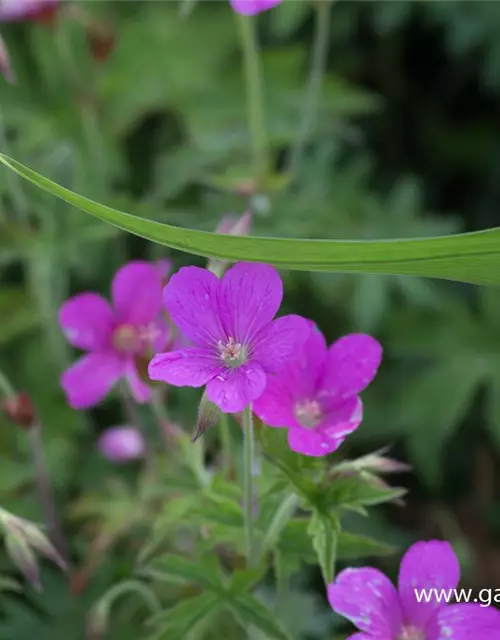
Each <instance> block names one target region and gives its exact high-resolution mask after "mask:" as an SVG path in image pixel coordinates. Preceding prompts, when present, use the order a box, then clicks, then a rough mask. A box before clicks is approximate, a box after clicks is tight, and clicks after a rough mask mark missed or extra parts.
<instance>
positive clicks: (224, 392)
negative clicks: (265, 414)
mask: <svg viewBox="0 0 500 640" xmlns="http://www.w3.org/2000/svg"><path fill="white" fill-rule="evenodd" d="M265 387H266V374H265V373H264V370H263V369H262V367H261V366H260V365H259V364H257V363H256V362H249V363H248V364H244V365H242V366H241V367H238V368H237V369H225V370H224V371H223V372H222V373H221V374H219V375H217V376H216V377H215V378H213V379H212V380H210V382H208V384H207V397H208V399H209V400H210V401H211V402H213V403H214V404H216V405H217V406H218V407H219V409H220V410H221V411H223V412H224V413H238V412H240V411H243V409H245V408H246V407H247V406H248V405H249V404H250V403H251V402H253V401H254V400H257V398H259V396H260V395H262V392H263V391H264V389H265Z"/></svg>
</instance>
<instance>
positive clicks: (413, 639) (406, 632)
mask: <svg viewBox="0 0 500 640" xmlns="http://www.w3.org/2000/svg"><path fill="white" fill-rule="evenodd" d="M396 640H425V631H422V630H421V629H417V628H416V627H403V629H402V630H401V633H400V635H399V636H398V637H397V639H396Z"/></svg>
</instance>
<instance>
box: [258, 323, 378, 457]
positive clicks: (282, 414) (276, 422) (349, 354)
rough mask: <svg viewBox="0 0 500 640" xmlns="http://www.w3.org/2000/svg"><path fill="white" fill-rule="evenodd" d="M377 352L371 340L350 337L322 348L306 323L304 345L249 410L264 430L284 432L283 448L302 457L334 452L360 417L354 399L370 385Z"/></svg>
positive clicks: (357, 400)
mask: <svg viewBox="0 0 500 640" xmlns="http://www.w3.org/2000/svg"><path fill="white" fill-rule="evenodd" d="M381 358H382V347H381V346H380V344H379V343H378V342H377V340H375V339H374V338H372V337H371V336H368V335H365V334H351V335H347V336H344V337H343V338H340V339H339V340H337V341H336V342H334V343H333V344H332V346H331V347H330V348H328V347H327V345H326V341H325V339H324V337H323V335H322V333H321V332H320V331H318V329H317V328H316V327H315V326H314V325H313V323H310V325H309V333H308V339H307V341H306V342H305V343H304V344H303V345H302V348H300V347H299V345H297V355H296V357H295V358H294V359H293V360H292V361H289V362H288V363H287V364H286V365H285V366H284V368H283V369H282V370H281V371H280V372H279V373H278V374H277V375H275V376H272V377H270V378H269V381H268V384H267V387H266V389H265V391H264V393H263V394H262V395H261V396H260V397H259V398H258V399H257V400H256V401H255V403H254V406H253V410H254V412H255V413H256V414H257V415H258V416H259V418H260V419H261V420H262V421H263V422H264V423H265V424H266V425H268V426H269V427H287V428H288V444H289V445H290V448H291V449H293V451H297V452H298V453H302V454H304V455H307V456H316V457H318V456H325V455H327V454H329V453H332V452H333V451H335V450H336V449H337V448H338V447H339V446H340V445H341V444H342V442H343V441H344V439H345V438H346V436H347V435H348V434H350V433H351V432H352V431H354V430H355V429H357V427H358V426H359V425H360V424H361V420H362V417H363V407H362V404H361V400H360V398H359V397H358V394H359V393H360V392H361V391H362V390H363V389H364V388H365V387H366V386H367V385H368V384H369V383H370V382H371V381H372V380H373V378H374V376H375V374H376V372H377V369H378V367H379V365H380V361H381Z"/></svg>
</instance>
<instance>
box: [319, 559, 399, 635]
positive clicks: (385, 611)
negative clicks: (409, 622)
mask: <svg viewBox="0 0 500 640" xmlns="http://www.w3.org/2000/svg"><path fill="white" fill-rule="evenodd" d="M328 601H329V603H330V606H331V607H332V609H333V610H334V611H335V612H336V613H338V614H340V615H341V616H344V617H345V618H347V619H348V620H350V621H351V622H352V623H353V624H354V625H356V627H357V628H358V629H359V630H360V631H366V632H367V633H368V634H369V636H370V637H374V640H376V639H378V638H387V639H388V640H389V639H390V638H397V637H398V634H399V632H400V630H401V626H402V616H401V608H400V605H399V600H398V594H397V592H396V589H395V588H394V586H393V584H392V583H391V581H390V580H389V578H387V577H386V576H385V575H384V574H383V573H381V572H380V571H378V570H377V569H372V568H371V567H366V568H363V569H345V570H344V571H341V572H340V573H339V575H338V576H337V578H336V580H335V582H332V583H331V584H329V585H328ZM354 637H356V636H354Z"/></svg>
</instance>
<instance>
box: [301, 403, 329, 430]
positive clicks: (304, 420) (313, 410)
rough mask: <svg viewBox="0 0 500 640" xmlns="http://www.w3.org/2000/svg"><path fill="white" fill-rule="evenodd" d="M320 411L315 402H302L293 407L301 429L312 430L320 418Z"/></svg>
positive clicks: (318, 405)
mask: <svg viewBox="0 0 500 640" xmlns="http://www.w3.org/2000/svg"><path fill="white" fill-rule="evenodd" d="M322 415H323V414H322V411H321V407H320V404H319V402H318V401H317V400H303V401H302V402H297V404H296V405H295V416H296V418H297V420H298V421H299V422H300V424H301V425H302V426H303V427H306V428H307V429H314V427H315V426H316V425H317V424H318V422H319V421H320V420H321V418H322Z"/></svg>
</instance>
